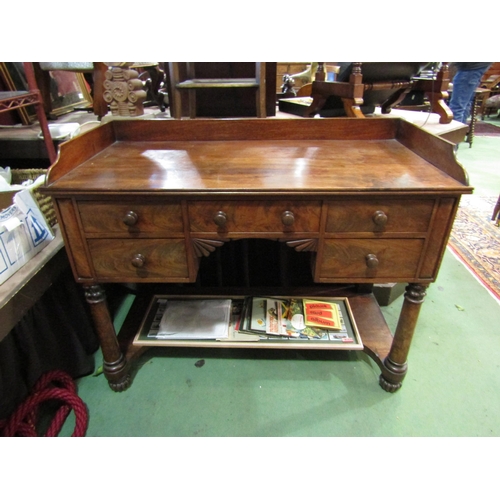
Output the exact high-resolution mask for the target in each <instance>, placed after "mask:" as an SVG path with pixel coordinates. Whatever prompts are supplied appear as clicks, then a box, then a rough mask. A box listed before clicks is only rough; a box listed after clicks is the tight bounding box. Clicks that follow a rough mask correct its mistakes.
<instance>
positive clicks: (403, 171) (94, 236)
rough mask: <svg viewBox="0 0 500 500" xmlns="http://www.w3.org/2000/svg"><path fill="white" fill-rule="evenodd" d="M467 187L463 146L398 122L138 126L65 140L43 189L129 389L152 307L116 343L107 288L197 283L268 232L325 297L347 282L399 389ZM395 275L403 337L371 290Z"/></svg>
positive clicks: (390, 382) (366, 332) (109, 372)
mask: <svg viewBox="0 0 500 500" xmlns="http://www.w3.org/2000/svg"><path fill="white" fill-rule="evenodd" d="M467 184H468V182H467V175H466V173H465V171H464V169H463V168H462V166H461V165H460V164H459V163H458V162H457V161H456V159H455V155H454V152H453V145H452V144H451V143H449V142H447V141H444V140H442V139H440V138H439V137H436V136H433V135H432V134H429V133H427V132H425V131H423V130H421V129H419V128H418V127H416V126H414V125H412V124H410V123H408V122H406V121H404V120H401V119H397V118H393V119H391V118H380V119H379V118H371V119H352V118H346V119H344V118H338V119H323V120H318V119H303V120H296V119H291V120H286V119H283V120H274V119H241V120H239V119H226V120H206V119H199V120H148V121H140V120H138V121H135V120H130V121H113V122H109V123H107V124H104V125H102V126H100V127H97V128H95V129H94V130H91V131H89V132H87V133H85V134H83V135H81V136H79V137H77V138H75V139H73V140H71V141H68V142H66V143H64V144H63V145H62V146H61V152H60V156H59V159H58V160H57V162H56V163H55V164H54V165H53V166H52V167H51V169H50V170H49V173H48V179H47V187H46V188H45V189H44V191H45V192H46V193H47V194H50V195H51V196H52V197H53V200H54V204H55V206H56V210H57V214H58V220H59V223H60V225H61V229H62V232H63V236H64V240H65V244H66V249H67V251H68V255H69V258H70V262H71V266H72V269H73V274H74V277H75V279H76V280H77V282H79V283H80V284H81V285H82V286H83V287H84V289H85V293H86V297H87V301H88V303H89V304H90V308H91V311H92V317H93V320H94V324H95V326H96V329H97V332H98V335H99V338H100V343H101V347H102V352H103V357H104V373H105V375H106V377H107V379H108V382H109V384H110V386H111V388H112V389H114V390H117V391H120V390H123V389H126V388H127V387H128V386H129V385H130V361H131V359H132V358H133V357H135V356H137V355H138V354H140V353H141V352H143V350H144V349H145V347H144V346H137V345H133V344H131V343H130V342H129V338H131V337H133V333H134V332H136V331H137V328H139V324H140V322H141V320H142V317H143V316H144V313H145V307H146V305H147V303H148V301H147V300H146V299H145V300H142V298H141V297H138V300H136V302H135V303H134V306H133V308H132V309H133V310H132V311H131V312H130V314H129V318H128V319H127V320H126V322H125V325H124V328H123V330H124V332H125V333H122V332H120V337H117V335H116V332H115V330H114V327H113V322H112V320H111V316H110V314H109V311H108V307H107V303H106V297H105V294H104V290H103V287H102V284H104V283H113V282H115V283H120V282H121V283H138V284H154V283H156V284H161V285H162V286H163V289H164V290H168V286H167V284H168V283H170V284H190V283H194V282H195V281H196V279H197V274H198V269H199V266H200V262H201V260H202V259H206V258H207V257H208V256H210V255H211V254H212V253H213V252H216V251H217V249H218V248H220V247H222V246H224V245H229V244H231V242H232V241H237V240H242V239H268V240H277V241H279V242H281V244H282V245H288V246H289V247H291V248H294V249H295V250H297V251H298V252H307V253H308V254H309V255H310V257H311V258H310V263H311V266H310V272H311V280H312V282H314V283H313V284H315V286H314V287H313V289H314V291H315V293H316V294H317V295H323V296H325V295H328V296H329V295H331V294H332V293H335V285H338V286H340V287H341V293H342V295H343V296H345V297H349V301H350V305H351V308H352V311H353V315H354V319H355V321H356V324H357V326H358V329H359V332H360V335H361V337H362V341H363V346H364V351H365V352H366V353H367V354H368V355H370V356H371V357H372V358H373V359H374V360H375V361H376V362H377V364H378V366H379V367H380V370H381V377H380V384H381V386H382V387H383V388H384V389H385V390H387V391H391V392H392V391H395V390H397V389H398V388H399V387H400V386H401V383H402V380H403V378H404V376H405V374H406V372H407V355H408V351H409V348H410V343H411V339H412V335H413V332H414V329H415V326H416V323H417V317H418V313H419V310H420V306H421V304H422V302H423V299H424V296H425V290H426V287H427V286H428V285H429V284H430V283H432V282H433V281H435V279H436V277H437V273H438V270H439V266H440V263H441V259H442V256H443V253H444V251H445V248H446V243H447V240H448V235H449V233H450V231H451V227H452V224H453V220H454V217H455V213H456V210H457V207H458V204H459V201H460V197H461V195H462V194H467V193H471V192H472V188H470V187H468V185H467ZM250 257H251V258H253V259H262V258H267V257H268V256H266V255H251V256H250ZM387 282H405V283H408V284H409V285H408V287H407V292H406V294H405V300H404V304H403V307H402V311H401V315H400V318H399V323H398V325H397V328H396V331H395V332H394V336H393V335H392V334H391V332H390V331H389V328H388V327H387V325H386V324H385V321H384V319H383V316H382V314H381V312H380V310H379V309H378V306H377V305H376V301H375V300H374V298H373V295H372V294H371V293H370V290H369V288H370V287H369V286H367V285H370V284H374V283H387ZM351 285H353V286H352V287H351V288H349V286H351ZM188 290H189V288H188ZM247 292H248V293H247V295H251V290H247ZM283 292H285V293H283ZM202 293H209V294H210V293H216V292H214V291H213V290H208V291H206V290H205V291H204V290H200V289H197V295H200V294H202ZM224 293H225V292H224ZM273 293H274V294H275V295H285V294H289V293H290V290H277V289H276V290H273ZM221 344H223V343H222V342H218V343H216V342H214V344H213V345H214V347H223V345H221ZM242 344H245V345H244V346H242V347H245V348H247V347H251V346H249V344H250V343H242ZM254 344H258V343H254ZM252 347H254V346H253V345H252ZM290 347H293V345H291V346H290Z"/></svg>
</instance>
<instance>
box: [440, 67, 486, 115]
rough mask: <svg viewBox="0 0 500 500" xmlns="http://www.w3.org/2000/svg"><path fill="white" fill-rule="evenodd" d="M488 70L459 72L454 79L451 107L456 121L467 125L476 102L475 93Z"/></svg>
mask: <svg viewBox="0 0 500 500" xmlns="http://www.w3.org/2000/svg"><path fill="white" fill-rule="evenodd" d="M486 69H487V68H480V69H474V70H469V71H458V72H457V74H456V75H455V77H454V78H453V92H452V94H451V99H450V104H449V106H450V109H451V111H452V112H453V119H454V120H457V121H459V122H462V123H467V119H468V118H469V116H470V113H471V106H472V101H473V100H474V91H475V90H476V88H477V87H478V86H479V82H480V81H481V78H482V76H483V75H484V73H485V71H486Z"/></svg>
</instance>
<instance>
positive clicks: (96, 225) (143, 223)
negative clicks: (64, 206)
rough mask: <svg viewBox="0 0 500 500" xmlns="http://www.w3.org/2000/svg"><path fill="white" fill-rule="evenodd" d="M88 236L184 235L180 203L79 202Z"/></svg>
mask: <svg viewBox="0 0 500 500" xmlns="http://www.w3.org/2000/svg"><path fill="white" fill-rule="evenodd" d="M78 210H79V212H80V217H81V220H82V224H83V229H84V231H85V232H86V233H155V232H163V233H164V232H165V231H168V232H171V233H172V232H182V231H183V223H182V210H181V205H180V204H178V203H151V204H149V203H143V204H142V203H127V202H122V203H104V202H103V203H97V202H79V203H78Z"/></svg>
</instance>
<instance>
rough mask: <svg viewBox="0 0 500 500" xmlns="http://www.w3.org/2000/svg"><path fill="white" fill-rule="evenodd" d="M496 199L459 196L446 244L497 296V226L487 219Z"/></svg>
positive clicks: (499, 289) (499, 232) (499, 287)
mask: <svg viewBox="0 0 500 500" xmlns="http://www.w3.org/2000/svg"><path fill="white" fill-rule="evenodd" d="M496 201H497V198H496V197H495V198H492V197H487V198H485V197H480V196H474V195H466V196H463V197H462V199H461V201H460V206H459V207H458V212H457V217H456V219H455V222H454V224H453V229H452V232H451V236H450V239H449V241H448V245H449V246H450V248H451V250H452V251H453V252H454V253H455V255H457V256H458V257H459V259H460V260H461V261H462V262H463V263H464V264H465V265H466V266H467V267H468V268H469V269H470V270H471V271H472V273H473V274H474V275H475V276H476V277H477V278H478V280H479V281H480V282H481V283H483V285H484V286H485V287H486V288H487V289H488V290H490V292H491V293H492V294H493V295H495V296H496V297H497V299H500V227H498V226H496V225H495V223H494V222H493V221H492V220H491V216H492V214H493V209H494V207H495V203H496Z"/></svg>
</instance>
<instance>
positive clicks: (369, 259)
mask: <svg viewBox="0 0 500 500" xmlns="http://www.w3.org/2000/svg"><path fill="white" fill-rule="evenodd" d="M377 266H378V259H377V256H376V255H375V254H373V253H369V254H368V255H367V256H366V267H368V268H369V269H374V268H376V267H377Z"/></svg>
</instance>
